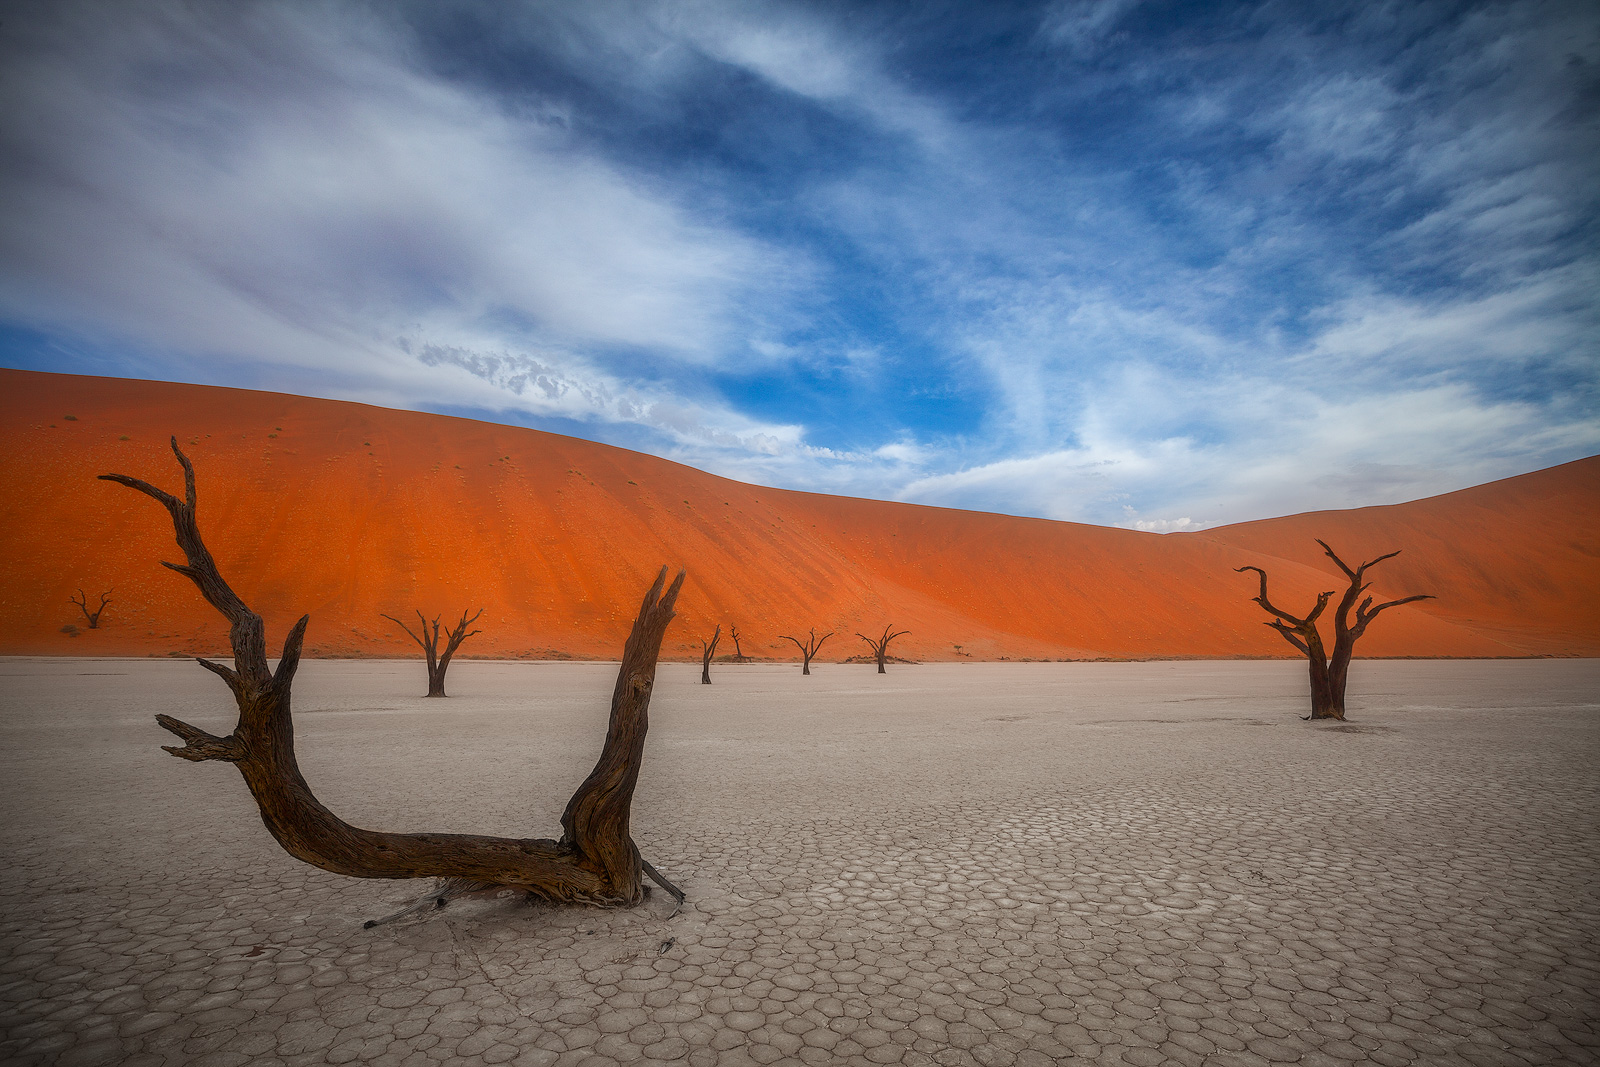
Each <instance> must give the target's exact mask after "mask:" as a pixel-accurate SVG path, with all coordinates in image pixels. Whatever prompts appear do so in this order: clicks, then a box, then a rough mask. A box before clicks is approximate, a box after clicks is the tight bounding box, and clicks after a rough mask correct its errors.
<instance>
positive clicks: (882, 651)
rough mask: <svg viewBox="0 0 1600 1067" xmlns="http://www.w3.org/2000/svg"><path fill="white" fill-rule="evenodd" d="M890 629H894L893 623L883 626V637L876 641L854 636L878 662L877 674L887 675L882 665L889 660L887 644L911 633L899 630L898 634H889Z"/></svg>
mask: <svg viewBox="0 0 1600 1067" xmlns="http://www.w3.org/2000/svg"><path fill="white" fill-rule="evenodd" d="M892 629H894V624H893V623H891V624H889V625H888V626H885V627H884V628H883V635H882V636H881V637H878V638H877V639H873V638H871V637H868V636H867V635H866V634H862V633H858V634H856V636H857V637H859V638H861V640H863V641H865V642H866V643H867V644H868V645H869V646H870V647H871V649H872V655H873V656H874V657H875V658H876V659H877V661H878V673H879V674H888V673H889V672H888V671H887V670H885V669H884V664H885V663H887V662H888V660H889V642H890V641H893V640H894V639H895V638H897V637H904V636H905V635H906V634H908V633H910V632H911V631H910V630H901V631H899V632H898V633H890V632H889V631H890V630H892Z"/></svg>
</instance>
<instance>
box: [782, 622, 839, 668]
mask: <svg viewBox="0 0 1600 1067" xmlns="http://www.w3.org/2000/svg"><path fill="white" fill-rule="evenodd" d="M778 636H779V637H781V638H783V639H784V640H785V641H793V642H794V645H795V647H796V648H798V649H799V650H800V654H801V655H802V656H804V657H805V663H803V664H802V665H801V667H800V673H801V674H810V673H811V657H813V656H815V655H816V654H817V649H819V648H821V647H822V642H824V641H826V640H827V639H828V638H830V637H832V636H833V632H832V631H831V630H830V631H829V632H828V633H825V634H823V635H822V636H821V637H818V636H817V631H816V630H815V629H814V628H813V629H812V631H811V636H810V637H808V638H807V639H806V641H805V643H804V644H802V643H801V642H800V639H799V638H798V637H790V636H789V635H788V634H779V635H778Z"/></svg>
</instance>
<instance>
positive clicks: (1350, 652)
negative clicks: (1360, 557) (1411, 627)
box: [1235, 540, 1434, 720]
mask: <svg viewBox="0 0 1600 1067" xmlns="http://www.w3.org/2000/svg"><path fill="white" fill-rule="evenodd" d="M1317 544H1319V545H1321V546H1322V550H1323V552H1325V553H1326V554H1327V556H1328V558H1329V559H1331V560H1333V562H1334V563H1335V564H1336V565H1337V566H1338V568H1339V569H1340V570H1341V571H1343V572H1344V575H1345V577H1346V578H1347V579H1349V583H1350V584H1349V587H1348V588H1347V589H1345V592H1344V596H1343V597H1341V598H1340V600H1339V606H1338V607H1337V608H1336V609H1335V610H1334V613H1333V653H1332V654H1331V655H1330V654H1328V652H1327V651H1326V647H1325V646H1324V645H1323V643H1322V635H1321V634H1320V633H1319V632H1318V631H1317V618H1318V617H1319V616H1320V615H1321V614H1322V613H1323V611H1324V610H1325V609H1326V608H1327V606H1328V601H1329V600H1331V599H1332V598H1333V595H1334V593H1335V592H1336V590H1331V589H1330V590H1329V591H1328V592H1326V593H1318V594H1317V603H1316V605H1315V606H1314V607H1313V608H1312V609H1311V611H1309V612H1308V613H1307V614H1306V615H1305V617H1304V618H1296V617H1295V616H1293V615H1290V614H1289V613H1288V612H1286V611H1284V610H1282V609H1281V608H1279V607H1277V606H1275V605H1274V604H1273V603H1272V601H1271V600H1269V599H1268V598H1267V572H1266V571H1264V570H1262V569H1261V568H1260V567H1254V566H1244V567H1237V568H1235V570H1238V571H1240V572H1243V571H1255V572H1256V574H1258V575H1260V576H1261V592H1260V594H1259V595H1257V596H1255V597H1252V598H1251V599H1253V600H1254V601H1255V602H1256V603H1257V604H1260V605H1261V607H1262V608H1263V609H1264V610H1265V611H1266V612H1267V613H1268V614H1270V615H1273V616H1276V617H1275V618H1274V619H1273V620H1272V621H1271V622H1269V623H1266V625H1267V626H1270V627H1272V629H1274V630H1276V631H1278V633H1279V634H1281V635H1282V636H1283V639H1284V640H1285V641H1288V642H1289V643H1290V644H1291V645H1293V646H1294V647H1295V648H1297V649H1299V650H1300V651H1301V652H1302V653H1303V654H1304V655H1305V657H1306V659H1307V661H1308V663H1309V664H1310V668H1311V714H1310V715H1309V716H1307V717H1308V718H1310V719H1340V720H1342V719H1343V718H1344V717H1345V692H1346V688H1347V682H1348V680H1349V677H1350V661H1351V659H1353V658H1354V657H1355V648H1356V641H1357V640H1358V639H1359V638H1360V637H1361V635H1362V634H1364V633H1366V632H1367V627H1368V626H1369V625H1371V623H1372V620H1373V619H1376V618H1377V617H1378V615H1379V613H1380V612H1384V611H1387V610H1388V609H1390V608H1394V607H1399V606H1400V605H1401V604H1410V603H1412V602H1413V601H1416V600H1432V599H1434V598H1433V596H1432V595H1431V594H1428V593H1419V594H1417V595H1415V596H1408V597H1402V598H1400V599H1399V600H1390V601H1388V602H1386V603H1383V604H1379V605H1377V606H1376V607H1374V606H1373V604H1372V600H1373V598H1372V597H1370V596H1369V597H1366V598H1365V599H1363V600H1362V601H1361V603H1360V604H1359V605H1357V604H1356V599H1357V598H1358V597H1360V596H1361V594H1362V593H1365V592H1366V591H1367V590H1368V589H1370V588H1371V587H1372V586H1371V583H1370V582H1368V581H1366V574H1367V571H1368V569H1370V568H1372V567H1375V566H1377V565H1378V564H1379V563H1382V562H1383V561H1384V560H1386V559H1393V558H1394V557H1395V556H1398V555H1399V554H1400V550H1399V549H1396V550H1395V551H1393V552H1387V553H1385V554H1383V555H1381V556H1379V557H1377V558H1376V559H1373V560H1368V561H1367V562H1366V563H1363V564H1361V566H1359V567H1357V568H1355V569H1354V570H1352V569H1351V568H1350V566H1349V565H1348V564H1346V563H1345V561H1344V560H1342V559H1340V558H1339V557H1338V555H1337V554H1336V553H1335V552H1334V551H1333V549H1331V548H1329V547H1328V543H1327V542H1326V541H1322V540H1318V541H1317ZM1352 607H1353V608H1355V621H1354V622H1352V621H1351V619H1350V609H1351V608H1352Z"/></svg>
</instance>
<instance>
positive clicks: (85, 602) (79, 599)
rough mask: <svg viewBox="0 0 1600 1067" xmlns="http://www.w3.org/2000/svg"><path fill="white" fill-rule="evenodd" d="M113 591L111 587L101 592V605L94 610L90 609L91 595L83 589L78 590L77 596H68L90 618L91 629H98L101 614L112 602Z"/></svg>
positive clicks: (84, 615) (86, 617) (85, 616)
mask: <svg viewBox="0 0 1600 1067" xmlns="http://www.w3.org/2000/svg"><path fill="white" fill-rule="evenodd" d="M111 592H112V591H111V590H110V589H107V590H106V591H105V592H104V593H101V594H100V606H99V607H97V608H95V609H94V610H93V611H90V610H89V597H88V594H86V593H85V592H84V591H83V590H82V589H79V590H78V595H77V596H75V597H68V598H67V599H68V600H70V601H72V602H73V603H74V604H76V605H78V610H79V611H81V612H83V617H84V618H85V619H88V620H89V629H91V630H98V629H100V615H101V613H102V612H104V611H105V610H106V605H107V604H109V603H111Z"/></svg>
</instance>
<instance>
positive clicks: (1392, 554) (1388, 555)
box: [1356, 548, 1403, 574]
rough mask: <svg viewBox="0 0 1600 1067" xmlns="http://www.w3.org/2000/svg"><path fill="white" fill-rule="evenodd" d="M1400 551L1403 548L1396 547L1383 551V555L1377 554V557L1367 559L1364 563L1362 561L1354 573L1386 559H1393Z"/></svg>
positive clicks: (1374, 565)
mask: <svg viewBox="0 0 1600 1067" xmlns="http://www.w3.org/2000/svg"><path fill="white" fill-rule="evenodd" d="M1402 551H1403V549H1399V548H1397V549H1395V550H1394V551H1393V552H1385V553H1384V554H1383V555H1381V556H1379V557H1378V558H1377V559H1374V560H1368V561H1367V562H1366V563H1363V564H1362V565H1361V566H1360V568H1359V569H1358V570H1357V571H1356V573H1357V574H1360V573H1362V572H1364V571H1365V570H1366V569H1367V568H1368V567H1376V566H1377V565H1378V564H1380V563H1382V562H1383V561H1384V560H1386V559H1394V557H1396V556H1398V555H1399V554H1400V553H1401V552H1402Z"/></svg>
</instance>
